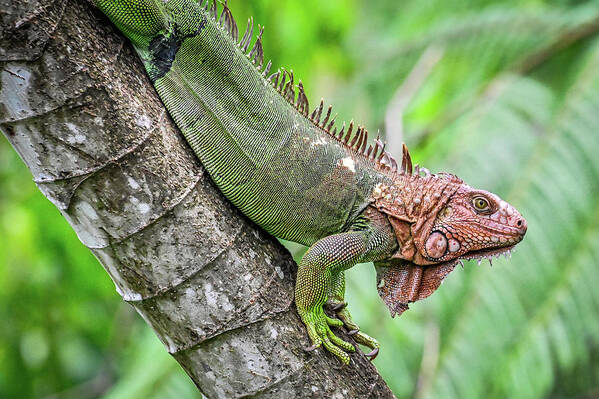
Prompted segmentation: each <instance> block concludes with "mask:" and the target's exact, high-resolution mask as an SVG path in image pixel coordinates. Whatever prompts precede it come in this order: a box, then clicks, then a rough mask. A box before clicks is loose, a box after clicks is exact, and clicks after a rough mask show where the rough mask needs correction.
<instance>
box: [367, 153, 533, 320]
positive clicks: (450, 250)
mask: <svg viewBox="0 0 599 399" xmlns="http://www.w3.org/2000/svg"><path fill="white" fill-rule="evenodd" d="M390 164H391V166H390V167H388V170H390V171H391V172H392V173H391V174H390V177H391V180H392V184H383V183H380V184H379V185H378V186H376V187H375V188H374V190H373V193H372V202H373V205H374V207H375V208H376V209H377V210H378V211H379V212H381V213H383V214H385V215H386V216H387V219H388V220H389V222H390V224H391V226H392V228H393V232H394V233H395V236H396V238H397V243H398V249H397V251H396V252H395V253H394V254H393V255H392V256H391V257H390V258H388V259H384V260H381V261H377V262H375V267H376V269H377V289H378V292H379V295H380V296H381V298H382V299H383V301H384V302H385V304H386V305H387V306H388V307H389V310H390V311H391V315H393V316H394V315H397V314H401V313H402V312H404V311H405V310H406V309H408V304H409V303H411V302H415V301H418V300H420V299H424V298H426V297H428V296H429V295H431V294H432V293H433V292H434V291H435V290H436V289H437V288H439V286H440V285H441V282H442V281H443V279H444V278H445V277H446V276H447V275H448V274H449V273H450V272H451V271H452V270H453V269H454V267H455V265H456V264H457V263H458V262H459V261H460V260H461V259H483V258H489V260H490V258H491V257H492V256H497V255H500V254H502V253H505V252H508V251H510V250H511V249H512V248H513V247H514V245H516V244H517V243H518V242H520V241H521V240H522V238H524V234H525V233H526V228H527V225H526V220H525V219H524V218H523V217H522V216H521V215H520V213H519V212H518V211H517V210H516V209H514V207H513V206H511V205H510V204H508V203H507V202H505V201H503V200H502V199H501V198H499V197H498V196H497V195H495V194H493V193H490V192H488V191H484V190H479V189H474V188H472V187H470V186H469V185H467V184H466V183H464V182H463V181H462V180H461V179H460V178H458V177H456V176H454V175H451V174H447V173H439V174H431V173H430V172H428V170H426V169H421V168H419V167H418V166H416V167H414V168H412V161H411V159H410V155H409V153H408V150H407V148H406V147H405V146H404V151H403V160H402V163H401V167H400V168H398V167H397V166H396V165H397V163H395V162H390Z"/></svg>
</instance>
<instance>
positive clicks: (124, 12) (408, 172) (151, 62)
mask: <svg viewBox="0 0 599 399" xmlns="http://www.w3.org/2000/svg"><path fill="white" fill-rule="evenodd" d="M95 3H96V5H97V6H98V7H99V8H100V9H101V10H102V11H103V12H104V13H105V14H106V15H108V17H109V18H110V19H111V20H112V21H113V22H114V23H115V25H116V26H117V27H118V28H119V29H120V30H121V31H122V32H123V33H124V34H125V35H126V36H127V37H128V38H129V39H130V40H131V41H132V42H133V44H134V46H135V48H136V50H137V52H138V54H139V55H140V57H141V58H142V60H143V62H144V64H145V67H146V70H147V72H148V74H149V77H150V79H151V80H152V82H153V84H154V86H155V87H156V90H157V91H158V94H159V96H160V98H161V99H162V101H163V103H164V104H165V106H166V107H167V109H168V111H169V112H170V114H171V116H172V117H173V118H174V120H175V122H176V123H177V125H178V126H179V128H180V129H181V131H182V132H183V134H184V136H185V138H186V139H187V141H188V142H189V144H190V146H191V147H192V149H193V150H194V152H195V153H196V154H197V156H198V157H199V159H200V161H201V162H202V164H203V165H204V166H205V167H206V169H207V170H208V172H209V174H210V176H211V177H212V179H213V180H214V182H215V183H216V184H217V185H218V187H219V188H220V190H221V191H222V192H223V193H224V195H225V196H226V197H227V198H228V199H229V200H230V201H231V202H232V203H233V204H234V205H235V206H237V207H238V208H239V209H240V210H241V211H242V212H243V213H244V214H246V215H247V216H248V217H249V218H250V219H252V220H253V221H254V222H256V223H257V224H258V225H260V226H261V227H262V228H264V229H265V230H266V231H268V232H269V233H271V234H273V235H274V236H276V237H279V238H283V239H286V240H290V241H295V242H298V243H301V244H304V245H307V246H310V248H309V250H308V251H307V252H306V254H305V255H304V257H303V258H302V260H301V262H300V264H299V269H298V275H297V283H296V290H295V295H296V305H297V310H298V312H299V314H300V316H301V318H302V321H303V322H304V324H305V325H306V328H307V330H308V335H309V336H310V339H311V341H312V348H316V347H319V346H321V345H324V347H325V348H326V349H327V350H329V351H330V352H332V353H333V354H335V355H336V356H337V357H339V358H340V359H341V360H342V361H343V362H344V363H348V362H349V355H348V353H347V352H353V351H355V348H354V346H353V345H352V344H350V343H348V342H346V341H344V340H342V339H340V338H339V337H337V336H336V335H335V334H334V333H333V332H332V331H331V327H340V326H343V325H345V326H346V327H347V328H349V330H350V333H351V334H352V335H353V336H354V339H355V340H356V342H358V343H360V344H363V345H366V346H368V347H370V348H371V349H372V352H371V353H370V354H369V355H370V356H371V357H374V356H376V354H377V353H378V347H379V344H378V343H377V342H376V340H374V339H373V338H371V337H369V336H368V335H366V334H364V333H362V332H361V331H359V328H358V326H357V325H356V324H355V323H354V322H353V321H352V319H351V316H350V314H349V312H348V310H347V309H346V308H345V303H344V292H345V277H344V271H345V270H347V269H348V268H350V267H352V266H353V265H355V264H356V263H361V262H369V261H372V262H374V264H375V266H376V268H377V275H378V290H379V294H380V295H381V297H382V298H383V300H384V301H385V303H386V304H387V306H388V307H389V308H390V310H391V313H392V315H395V314H396V313H401V312H403V311H404V310H405V309H407V305H408V303H410V302H414V301H417V300H419V299H422V298H425V297H427V296H428V295H430V294H431V293H432V292H433V291H434V290H435V289H437V288H438V286H439V285H440V283H441V281H442V280H443V278H444V277H445V276H446V275H447V274H448V273H449V272H450V271H451V270H453V268H454V266H455V265H456V263H457V262H459V261H460V260H461V259H472V258H478V259H480V258H483V257H491V256H494V255H497V254H500V253H503V252H505V251H509V250H510V249H511V248H512V247H513V246H514V245H515V244H517V243H518V242H519V241H521V240H522V238H523V236H524V234H525V232H526V221H525V220H524V219H523V218H522V216H520V214H519V213H518V212H517V211H516V210H515V209H514V208H513V207H512V206H510V205H509V204H507V203H506V202H505V201H502V200H501V199H500V198H499V197H498V196H496V195H494V194H492V193H489V192H486V191H483V190H476V189H473V188H471V187H469V186H468V185H466V184H465V183H464V182H463V181H462V180H460V179H459V178H457V177H455V176H453V175H450V174H445V173H440V174H430V173H429V172H428V171H427V170H426V169H419V168H418V167H415V168H413V167H412V162H411V159H410V155H409V153H408V151H407V148H406V147H405V146H404V148H403V157H402V162H401V165H397V163H396V161H395V160H394V159H393V157H392V156H391V155H390V154H389V153H387V152H386V151H385V149H384V145H383V144H382V143H381V142H380V140H378V138H377V140H376V141H375V142H374V144H373V145H368V144H367V136H368V132H367V131H366V130H365V129H364V128H363V127H356V126H354V124H353V123H350V124H349V125H348V126H346V125H345V124H344V125H343V127H341V128H340V129H338V128H337V127H335V118H334V117H331V108H330V107H329V108H328V109H324V105H323V102H322V101H321V102H320V104H319V106H318V107H316V108H315V109H314V110H313V111H312V112H311V113H310V112H309V109H308V108H309V107H308V100H307V98H306V95H305V92H304V89H303V86H302V83H301V81H300V82H299V83H298V84H297V86H296V85H295V81H294V76H293V72H288V71H285V70H278V71H276V72H274V73H272V74H270V69H271V63H270V62H269V63H268V64H267V65H265V66H264V65H263V51H262V39H261V36H262V30H261V29H260V31H259V33H258V36H257V39H256V40H255V41H254V44H253V45H252V46H250V44H251V42H252V40H253V28H254V27H253V22H252V21H251V20H250V21H249V22H248V28H247V30H246V32H245V35H244V36H243V37H242V38H241V39H240V38H239V37H238V29H237V25H236V23H235V20H234V19H233V17H232V15H231V12H230V10H229V9H228V7H227V6H226V4H225V5H224V7H223V11H222V12H221V13H220V16H219V15H218V12H217V7H216V4H215V3H209V2H208V3H206V4H201V1H199V2H198V1H195V0H170V1H163V0H95ZM262 67H264V68H262ZM296 90H297V92H296ZM325 304H328V305H330V306H331V308H332V309H333V310H334V311H335V312H336V314H337V316H338V319H334V318H330V317H328V316H327V315H326V314H325V313H324V311H323V305H325Z"/></svg>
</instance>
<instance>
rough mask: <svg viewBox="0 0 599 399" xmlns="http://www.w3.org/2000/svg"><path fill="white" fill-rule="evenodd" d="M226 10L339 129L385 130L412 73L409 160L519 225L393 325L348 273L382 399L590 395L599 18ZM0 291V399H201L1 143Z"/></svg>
mask: <svg viewBox="0 0 599 399" xmlns="http://www.w3.org/2000/svg"><path fill="white" fill-rule="evenodd" d="M229 3H230V7H231V8H232V10H233V13H234V15H235V16H236V18H237V21H238V23H239V25H240V26H243V27H244V26H245V23H244V22H243V21H245V20H246V18H247V17H248V16H250V15H253V16H254V18H255V20H256V21H257V22H260V23H261V24H264V25H266V31H265V33H264V44H265V53H266V56H267V57H272V58H273V62H274V65H275V67H277V66H285V67H290V68H291V67H292V68H293V70H294V72H295V75H296V76H299V77H301V78H302V81H303V82H304V84H305V86H306V89H307V92H308V97H309V99H310V102H311V104H316V103H317V102H318V101H319V100H320V97H324V98H325V99H326V100H327V102H330V103H332V104H335V106H336V109H337V112H339V120H348V121H349V120H350V119H352V118H353V119H354V120H356V121H358V122H360V123H364V124H365V125H366V126H367V127H368V128H369V130H370V131H371V132H374V131H376V130H377V129H380V130H381V131H383V130H384V120H385V114H386V113H387V111H388V109H389V104H390V103H391V99H392V98H393V96H394V93H396V92H397V90H398V89H399V88H400V87H401V86H402V83H403V82H404V81H405V79H406V77H408V76H409V75H410V74H411V75H412V77H413V78H414V81H415V82H416V84H415V88H414V90H412V91H413V95H406V94H405V93H406V91H405V90H403V89H402V90H400V93H404V96H403V97H402V98H403V99H404V100H409V101H405V102H406V107H405V108H403V113H402V118H401V119H400V118H399V114H398V112H395V113H394V114H393V116H394V119H395V120H396V121H399V120H403V124H402V126H403V132H404V135H403V140H404V141H406V143H407V144H408V145H409V146H410V148H411V151H412V157H413V159H415V161H416V162H418V163H421V164H424V165H425V166H427V167H428V168H429V169H431V170H432V171H447V172H452V173H456V174H458V175H459V176H460V177H462V178H463V179H464V180H466V181H467V182H468V183H470V184H471V185H473V186H477V187H481V188H484V189H487V190H491V191H494V192H496V193H497V194H499V195H501V196H502V197H504V198H505V199H506V200H508V201H509V202H511V203H512V204H514V205H515V206H516V207H517V208H518V209H519V210H520V211H521V213H522V214H523V215H524V216H525V217H526V218H527V219H528V225H529V232H528V234H527V236H526V239H525V240H524V242H523V243H521V244H520V245H519V246H518V248H517V251H516V252H515V254H514V256H513V257H512V259H511V260H510V261H507V260H503V259H502V260H500V261H495V262H494V267H493V268H490V267H489V266H488V263H487V262H485V263H483V264H482V265H481V266H477V265H476V263H474V262H469V263H466V267H465V268H464V270H461V269H458V270H456V271H455V272H454V273H452V274H451V275H450V276H449V277H448V278H447V279H446V282H445V284H444V285H443V287H442V288H441V289H439V290H438V291H437V292H436V293H435V294H434V295H433V296H432V297H430V298H429V299H427V300H425V301H422V302H419V303H416V304H414V305H412V307H411V308H412V309H411V310H410V311H408V312H406V313H405V314H404V315H402V316H401V317H400V318H398V319H391V318H390V317H389V314H388V311H387V309H386V308H385V306H384V305H383V303H382V301H380V299H379V298H378V295H377V293H376V287H375V275H374V271H373V270H372V266H371V265H359V266H357V267H355V268H354V269H352V270H351V271H350V272H349V273H348V277H349V282H348V284H349V286H348V290H349V292H348V300H349V303H350V309H351V310H352V312H353V314H354V316H355V318H356V319H357V321H358V323H359V324H360V325H361V327H362V329H363V330H364V331H366V332H367V333H368V334H371V335H373V336H375V337H377V338H378V339H379V340H380V342H381V346H382V350H381V353H380V355H379V357H378V358H377V359H376V361H375V364H376V366H377V367H378V369H379V371H380V373H381V374H382V375H383V376H384V378H385V380H386V381H387V383H388V384H389V385H390V386H391V388H392V389H393V391H394V392H395V394H396V395H397V396H398V397H401V398H410V397H411V398H417V399H419V398H480V397H483V396H484V397H485V398H487V399H491V398H592V397H599V260H598V257H599V244H598V243H599V195H598V194H599V36H598V35H597V32H598V31H599V3H598V2H593V1H576V0H571V1H568V0H555V1H542V0H527V1H513V0H510V1H491V0H471V1H465V0H430V1H418V0H406V1H401V2H397V1H391V0H387V1H383V0H370V1H368V2H360V1H357V0H354V1H352V0H343V1H342V0H328V1H317V0H305V1H301V2H299V1H282V0H258V1H251V2H242V1H241V0H230V2H229ZM423 54H424V55H423ZM431 55H432V56H431ZM419 60H420V62H419ZM417 63H418V67H416V68H414V67H415V65H416V64H417ZM419 80H421V82H419ZM407 92H409V90H408V91H407ZM394 150H396V148H394ZM291 249H292V251H294V253H295V255H296V256H301V252H302V250H301V249H300V248H297V247H296V246H291ZM0 276H2V277H1V278H0V320H1V322H0V397H2V398H96V397H102V398H151V397H155V398H197V397H200V395H199V394H198V393H197V391H196V390H195V388H194V386H193V384H192V383H191V381H190V380H189V379H188V378H187V377H186V375H185V374H184V372H183V371H182V370H180V369H179V367H178V366H177V364H176V363H175V362H174V360H172V359H171V358H170V357H169V356H168V355H167V354H166V351H165V350H164V349H163V348H162V346H161V344H160V343H159V341H158V339H157V338H156V337H155V336H154V334H153V333H152V331H150V330H149V328H148V327H147V326H146V325H145V324H144V323H143V321H142V320H141V318H140V317H138V316H137V315H136V314H135V313H134V312H133V311H132V309H131V308H130V307H129V306H128V305H126V304H123V302H122V301H121V299H120V297H119V296H118V295H117V293H116V292H115V289H114V285H113V284H112V282H111V281H110V279H109V278H108V275H107V274H106V273H105V272H104V271H103V269H102V268H101V266H100V265H99V263H98V262H97V261H96V259H95V258H94V257H93V256H92V255H91V254H90V253H89V251H88V250H87V249H85V248H84V247H83V246H82V245H81V243H80V242H79V241H78V240H77V237H76V236H75V234H74V232H73V231H72V230H71V228H70V227H69V226H68V224H67V223H66V221H65V220H64V219H63V218H62V216H61V215H60V214H59V212H58V210H57V209H56V208H54V207H53V206H52V205H51V204H50V202H48V201H47V200H46V199H45V198H44V197H43V196H42V195H41V194H40V192H39V191H38V190H37V188H36V187H35V185H34V184H33V183H32V181H31V176H30V174H29V172H28V171H27V169H26V168H25V166H24V165H23V163H22V162H21V161H20V159H19V158H18V156H17V155H16V154H15V153H14V151H12V149H11V148H10V146H9V145H8V143H7V141H6V140H5V139H4V138H2V139H0Z"/></svg>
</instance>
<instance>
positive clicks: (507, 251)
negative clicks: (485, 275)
mask: <svg viewBox="0 0 599 399" xmlns="http://www.w3.org/2000/svg"><path fill="white" fill-rule="evenodd" d="M515 245H516V244H513V245H508V246H506V247H501V248H487V249H479V250H477V251H472V252H467V253H465V254H464V255H462V256H460V257H459V258H458V261H459V262H460V263H462V260H471V259H476V260H477V261H478V264H479V265H480V262H482V260H483V259H487V260H488V261H489V263H490V264H491V265H492V263H491V262H492V260H493V259H497V258H499V256H501V255H504V256H506V257H511V256H512V249H514V246H515Z"/></svg>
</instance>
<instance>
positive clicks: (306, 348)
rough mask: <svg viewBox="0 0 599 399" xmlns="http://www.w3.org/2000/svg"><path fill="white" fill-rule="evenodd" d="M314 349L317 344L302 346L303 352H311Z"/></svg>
mask: <svg viewBox="0 0 599 399" xmlns="http://www.w3.org/2000/svg"><path fill="white" fill-rule="evenodd" d="M316 349H318V346H316V345H310V346H304V351H305V352H312V351H313V350H316Z"/></svg>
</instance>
